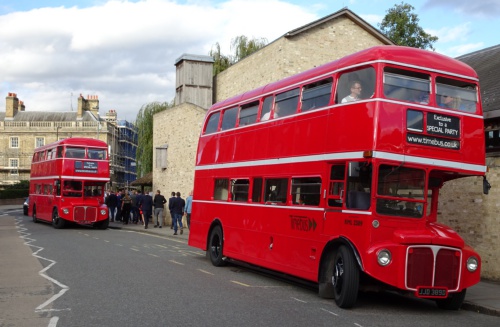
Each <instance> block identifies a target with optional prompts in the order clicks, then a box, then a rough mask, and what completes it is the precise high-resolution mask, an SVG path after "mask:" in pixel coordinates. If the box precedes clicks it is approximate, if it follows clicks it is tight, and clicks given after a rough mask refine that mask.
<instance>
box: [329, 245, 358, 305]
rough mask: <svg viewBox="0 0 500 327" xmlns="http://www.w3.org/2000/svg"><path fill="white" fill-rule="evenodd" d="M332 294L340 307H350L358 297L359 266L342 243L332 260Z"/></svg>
mask: <svg viewBox="0 0 500 327" xmlns="http://www.w3.org/2000/svg"><path fill="white" fill-rule="evenodd" d="M332 284H333V294H334V298H335V303H337V305H338V306H339V307H341V308H351V307H352V306H353V305H354V304H355V303H356V300H357V298H358V290H359V267H358V265H357V263H356V260H355V258H354V254H353V253H352V251H351V250H350V249H349V248H347V247H346V246H344V245H342V246H340V247H339V248H338V250H337V251H336V253H335V256H334V260H333V276H332Z"/></svg>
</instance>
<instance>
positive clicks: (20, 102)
mask: <svg viewBox="0 0 500 327" xmlns="http://www.w3.org/2000/svg"><path fill="white" fill-rule="evenodd" d="M25 109H26V106H25V105H24V101H19V111H25Z"/></svg>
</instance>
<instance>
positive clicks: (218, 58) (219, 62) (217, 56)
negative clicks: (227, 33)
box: [208, 42, 231, 76]
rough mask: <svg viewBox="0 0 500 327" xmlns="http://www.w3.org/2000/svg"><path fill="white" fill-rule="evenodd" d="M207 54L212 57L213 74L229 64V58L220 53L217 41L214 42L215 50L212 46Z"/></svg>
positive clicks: (224, 68)
mask: <svg viewBox="0 0 500 327" xmlns="http://www.w3.org/2000/svg"><path fill="white" fill-rule="evenodd" d="M208 55H209V56H210V57H212V58H214V71H213V74H214V76H215V75H217V74H218V73H220V72H222V71H224V70H226V69H227V68H228V67H229V66H231V59H230V58H229V57H228V56H226V55H223V54H222V53H221V50H220V44H219V42H217V43H215V50H214V49H213V48H212V50H210V52H209V53H208Z"/></svg>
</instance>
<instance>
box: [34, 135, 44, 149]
mask: <svg viewBox="0 0 500 327" xmlns="http://www.w3.org/2000/svg"><path fill="white" fill-rule="evenodd" d="M44 145H45V138H44V137H36V138H35V148H39V147H41V146H44Z"/></svg>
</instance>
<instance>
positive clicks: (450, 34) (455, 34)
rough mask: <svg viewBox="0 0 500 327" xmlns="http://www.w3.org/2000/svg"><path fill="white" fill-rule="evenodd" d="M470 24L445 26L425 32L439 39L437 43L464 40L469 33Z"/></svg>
mask: <svg viewBox="0 0 500 327" xmlns="http://www.w3.org/2000/svg"><path fill="white" fill-rule="evenodd" d="M470 27H471V23H464V24H460V25H457V26H452V27H448V26H445V27H443V28H440V29H438V30H432V29H426V32H427V33H429V34H431V35H435V36H437V37H438V38H439V43H446V42H454V41H463V40H466V39H467V37H468V36H469V34H470V32H471V28H470Z"/></svg>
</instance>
